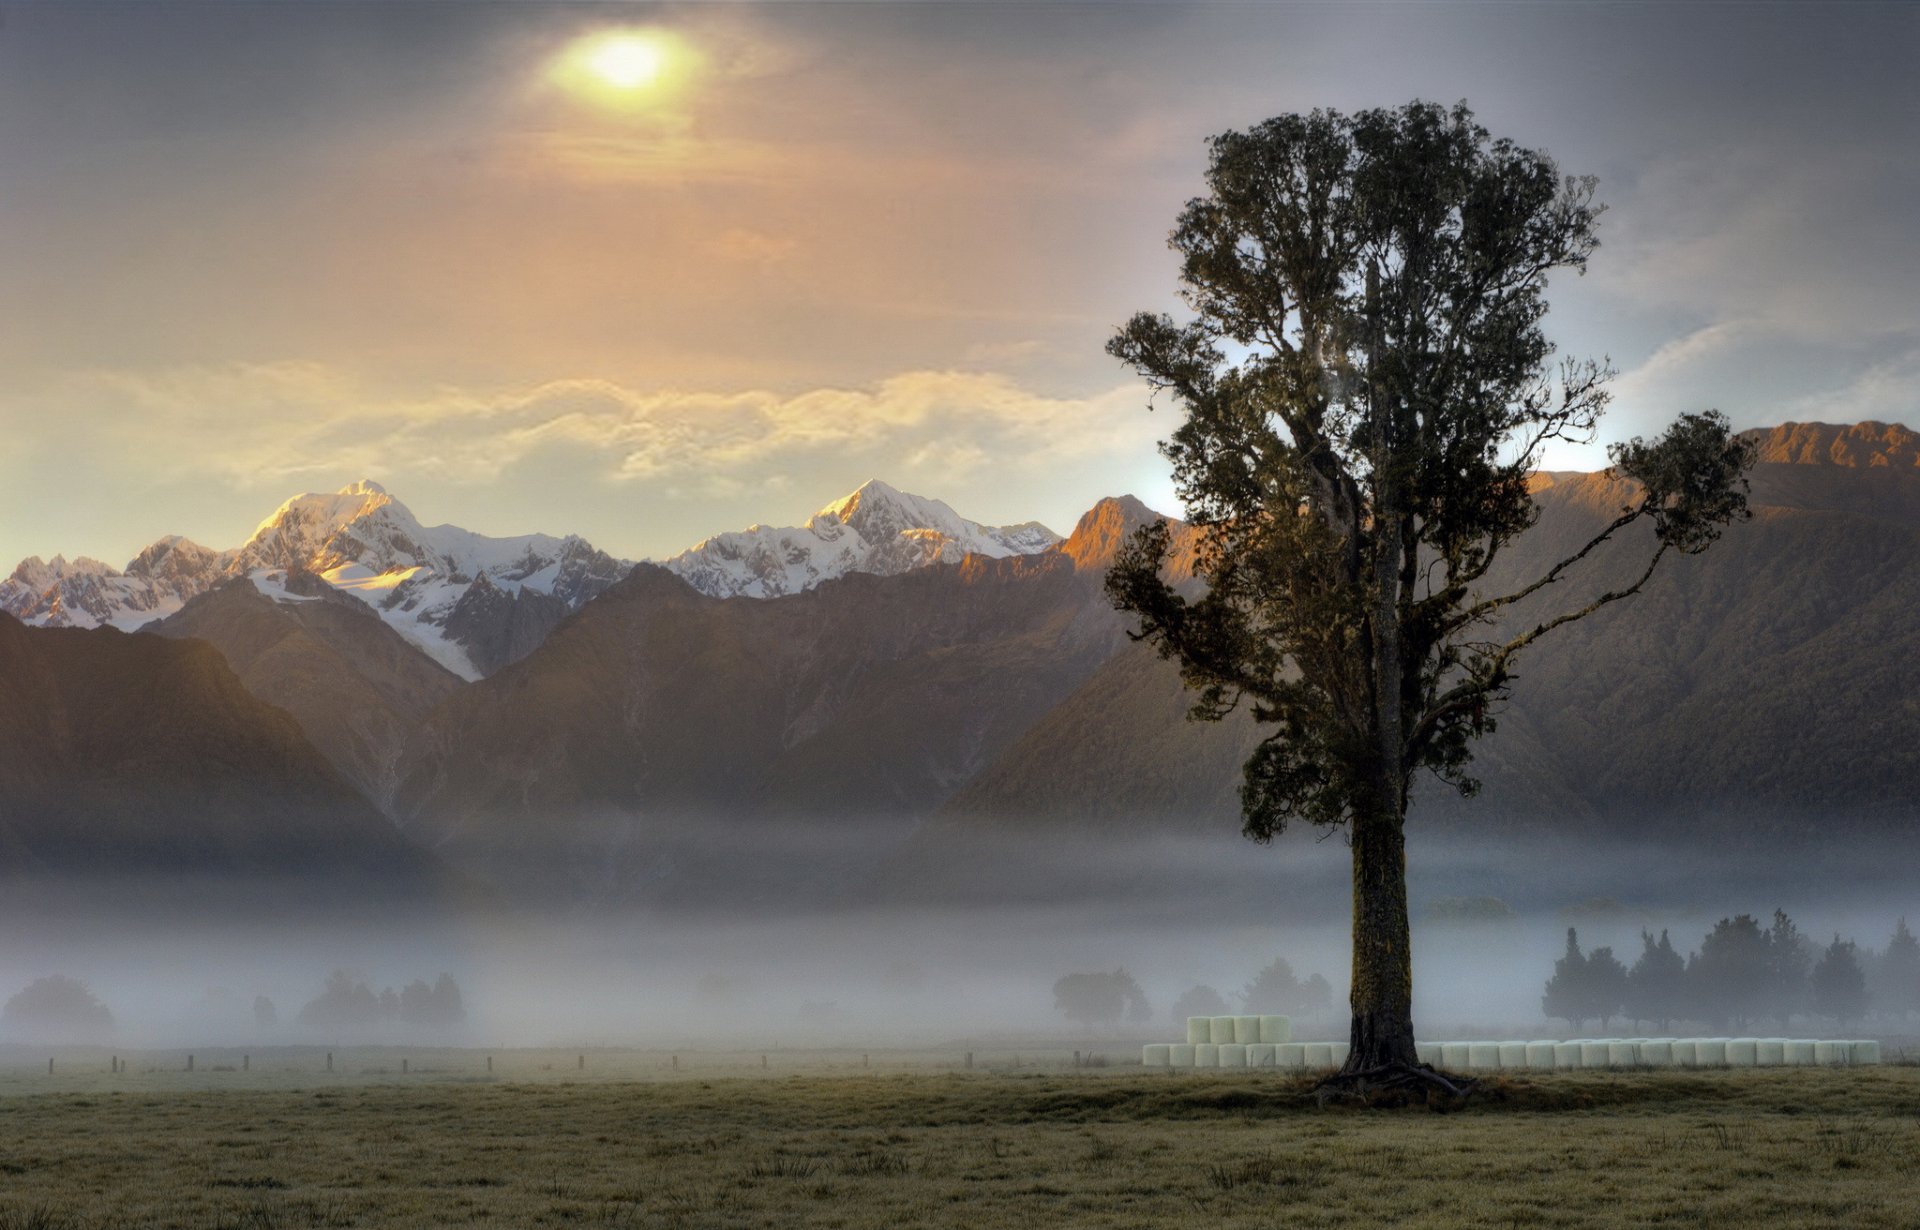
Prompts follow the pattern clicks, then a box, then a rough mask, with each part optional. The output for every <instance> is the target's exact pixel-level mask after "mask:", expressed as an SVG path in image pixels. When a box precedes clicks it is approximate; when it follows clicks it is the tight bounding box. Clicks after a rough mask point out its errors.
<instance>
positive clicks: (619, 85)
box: [587, 34, 667, 90]
mask: <svg viewBox="0 0 1920 1230" xmlns="http://www.w3.org/2000/svg"><path fill="white" fill-rule="evenodd" d="M597 43H598V45H597V46H595V47H594V48H593V50H592V51H591V52H590V53H589V54H588V56H587V66H588V67H589V68H591V69H592V70H593V72H594V74H595V75H596V76H598V77H599V78H600V80H602V81H604V82H606V83H607V84H608V85H610V86H612V87H613V88H614V89H616V90H637V89H640V88H642V87H643V86H649V85H652V84H653V83H654V82H655V81H658V80H659V79H660V72H661V70H662V69H664V68H665V67H666V64H667V51H666V48H665V47H664V46H663V45H662V44H661V43H660V41H659V40H658V39H657V38H651V37H649V36H647V35H645V34H608V35H603V36H602V37H601V38H600V39H599V40H597Z"/></svg>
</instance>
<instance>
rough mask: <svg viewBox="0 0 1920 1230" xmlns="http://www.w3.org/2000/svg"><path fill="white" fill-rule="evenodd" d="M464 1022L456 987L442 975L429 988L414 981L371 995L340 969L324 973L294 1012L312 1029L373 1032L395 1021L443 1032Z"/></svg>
mask: <svg viewBox="0 0 1920 1230" xmlns="http://www.w3.org/2000/svg"><path fill="white" fill-rule="evenodd" d="M466 1019H467V1009H466V1006H465V1005H464V1004H463V1003H462V1002H461V999H460V987H459V985H458V984H457V983H455V982H454V980H453V979H452V978H451V977H450V976H448V975H446V974H442V975H440V977H439V978H437V979H435V980H434V982H433V984H432V985H431V986H429V985H428V984H427V983H426V981H425V980H423V979H419V978H416V979H414V980H413V981H412V982H410V983H408V984H407V985H406V986H405V987H403V988H401V989H400V990H398V991H396V990H394V989H393V988H392V987H386V988H384V989H382V990H381V991H380V992H379V993H378V994H375V993H374V991H373V989H372V988H371V987H369V986H368V985H367V984H366V983H365V982H364V981H360V980H357V979H355V978H354V977H353V975H351V974H349V973H347V971H345V970H339V969H337V970H335V971H333V973H331V974H329V975H327V983H326V986H325V987H324V988H323V989H322V990H321V992H320V994H319V995H317V996H315V997H314V998H313V999H311V1000H308V1001H307V1005H306V1007H304V1008H302V1009H300V1017H299V1020H300V1024H302V1025H305V1026H308V1027H310V1028H314V1029H336V1030H337V1029H376V1028H379V1027H381V1026H383V1025H388V1024H391V1023H393V1022H396V1021H397V1022H399V1023H401V1024H403V1025H420V1026H426V1027H433V1028H446V1027H449V1026H453V1025H458V1024H460V1023H461V1022H463V1021H465V1020H466Z"/></svg>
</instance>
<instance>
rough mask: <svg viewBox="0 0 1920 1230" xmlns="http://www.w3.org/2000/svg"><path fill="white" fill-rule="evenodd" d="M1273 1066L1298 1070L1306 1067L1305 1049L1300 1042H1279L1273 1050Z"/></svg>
mask: <svg viewBox="0 0 1920 1230" xmlns="http://www.w3.org/2000/svg"><path fill="white" fill-rule="evenodd" d="M1273 1066H1274V1067H1276V1068H1292V1069H1295V1070H1298V1069H1300V1068H1304V1067H1306V1066H1307V1048H1306V1045H1305V1044H1304V1043H1300V1042H1281V1043H1278V1044H1276V1045H1275V1046H1274V1048H1273Z"/></svg>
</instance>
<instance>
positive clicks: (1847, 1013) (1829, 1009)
mask: <svg viewBox="0 0 1920 1230" xmlns="http://www.w3.org/2000/svg"><path fill="white" fill-rule="evenodd" d="M1808 981H1809V983H1810V985H1811V987H1812V1001H1813V1010H1814V1011H1815V1012H1817V1013H1819V1014H1820V1015H1821V1016H1830V1017H1832V1018H1834V1019H1835V1020H1837V1021H1839V1022H1840V1024H1841V1026H1842V1027H1845V1026H1848V1025H1851V1024H1853V1023H1854V1022H1855V1021H1857V1020H1859V1019H1860V1018H1861V1017H1863V1016H1865V1015H1866V1014H1867V974H1866V971H1865V970H1863V969H1862V968H1861V967H1860V954H1859V952H1858V951H1857V950H1856V949H1855V948H1854V945H1853V941H1851V940H1843V939H1841V938H1840V937H1839V936H1837V935H1836V936H1834V937H1833V943H1831V944H1829V945H1828V946H1827V950H1826V951H1825V952H1823V953H1821V954H1820V960H1819V961H1818V962H1816V963H1815V964H1814V967H1813V973H1812V975H1811V976H1810V977H1809V979H1808Z"/></svg>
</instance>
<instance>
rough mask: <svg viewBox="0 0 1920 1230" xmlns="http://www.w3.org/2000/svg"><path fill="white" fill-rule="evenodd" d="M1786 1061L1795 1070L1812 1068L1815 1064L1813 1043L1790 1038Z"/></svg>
mask: <svg viewBox="0 0 1920 1230" xmlns="http://www.w3.org/2000/svg"><path fill="white" fill-rule="evenodd" d="M1786 1061H1787V1064H1788V1065H1789V1066H1791V1067H1795V1068H1804V1067H1808V1066H1810V1065H1811V1064H1812V1063H1813V1043H1812V1042H1811V1041H1810V1040H1807V1039H1803V1038H1788V1039H1787V1056H1786Z"/></svg>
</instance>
